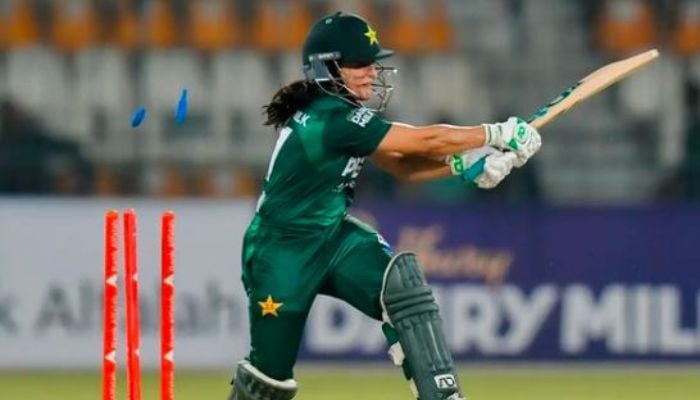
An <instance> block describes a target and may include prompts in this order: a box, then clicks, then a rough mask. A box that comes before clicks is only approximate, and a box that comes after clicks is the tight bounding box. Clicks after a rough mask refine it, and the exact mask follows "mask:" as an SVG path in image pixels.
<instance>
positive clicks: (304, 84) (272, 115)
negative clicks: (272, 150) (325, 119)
mask: <svg viewBox="0 0 700 400" xmlns="http://www.w3.org/2000/svg"><path fill="white" fill-rule="evenodd" d="M322 95H323V92H322V91H321V89H320V88H319V87H318V86H317V84H316V83H315V82H309V81H304V80H298V81H294V82H292V83H290V84H288V85H286V86H284V87H282V88H281V89H280V90H278V91H277V93H275V95H274V96H272V100H270V103H269V104H266V105H264V106H263V109H264V110H265V111H264V114H266V115H267V120H266V121H265V125H272V126H274V127H275V128H279V127H281V126H282V125H284V124H285V123H286V122H287V120H289V118H291V117H292V115H294V113H295V112H296V111H298V110H300V109H302V108H304V107H306V106H308V105H309V104H311V102H313V101H314V100H316V99H317V98H319V97H320V96H322Z"/></svg>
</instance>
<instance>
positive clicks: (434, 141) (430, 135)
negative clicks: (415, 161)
mask: <svg viewBox="0 0 700 400" xmlns="http://www.w3.org/2000/svg"><path fill="white" fill-rule="evenodd" d="M486 136H487V132H486V130H485V129H484V127H483V126H455V125H446V124H438V125H428V126H421V127H418V126H412V125H407V124H403V123H399V122H395V123H393V126H392V128H391V130H390V131H389V133H388V134H387V136H386V137H385V138H384V140H383V141H382V143H380V146H379V149H380V150H382V151H394V152H398V153H401V154H411V155H418V156H423V157H444V156H449V155H452V154H458V153H462V152H464V151H466V150H469V149H473V148H477V147H481V146H483V145H484V144H485V142H486Z"/></svg>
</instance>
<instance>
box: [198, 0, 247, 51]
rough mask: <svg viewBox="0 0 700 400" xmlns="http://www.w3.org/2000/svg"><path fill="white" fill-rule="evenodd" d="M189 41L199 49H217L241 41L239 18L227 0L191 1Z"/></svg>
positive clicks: (228, 46)
mask: <svg viewBox="0 0 700 400" xmlns="http://www.w3.org/2000/svg"><path fill="white" fill-rule="evenodd" d="M188 9H189V13H190V16H189V24H188V29H187V31H188V42H189V43H190V44H191V45H192V46H194V48H196V49H197V50H201V51H217V50H219V51H220V50H224V49H227V48H230V47H232V46H234V45H236V44H239V42H240V37H239V35H240V33H239V32H238V20H237V17H236V15H235V14H234V11H233V10H234V9H233V8H232V6H231V4H230V2H229V1H227V0H204V1H197V2H190V3H189V7H188Z"/></svg>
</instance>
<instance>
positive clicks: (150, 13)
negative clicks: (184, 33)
mask: <svg viewBox="0 0 700 400" xmlns="http://www.w3.org/2000/svg"><path fill="white" fill-rule="evenodd" d="M141 20H142V24H143V26H144V30H143V32H144V33H143V35H144V41H145V43H144V44H145V45H146V47H149V48H153V49H164V48H171V47H173V46H175V45H176V44H177V43H178V39H179V38H178V32H180V29H178V25H177V22H176V20H175V15H174V11H173V9H172V4H171V3H170V2H167V1H165V0H146V6H145V7H144V12H143V14H142V15H141Z"/></svg>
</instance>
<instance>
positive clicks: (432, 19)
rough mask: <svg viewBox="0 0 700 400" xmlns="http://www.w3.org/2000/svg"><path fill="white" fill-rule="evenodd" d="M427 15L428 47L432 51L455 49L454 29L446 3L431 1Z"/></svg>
mask: <svg viewBox="0 0 700 400" xmlns="http://www.w3.org/2000/svg"><path fill="white" fill-rule="evenodd" d="M426 3H428V10H427V13H426V23H425V26H426V30H427V38H426V47H427V48H428V49H429V50H431V51H448V50H452V49H454V28H453V26H452V21H451V19H450V18H449V17H448V10H447V4H445V2H444V1H430V2H426Z"/></svg>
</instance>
